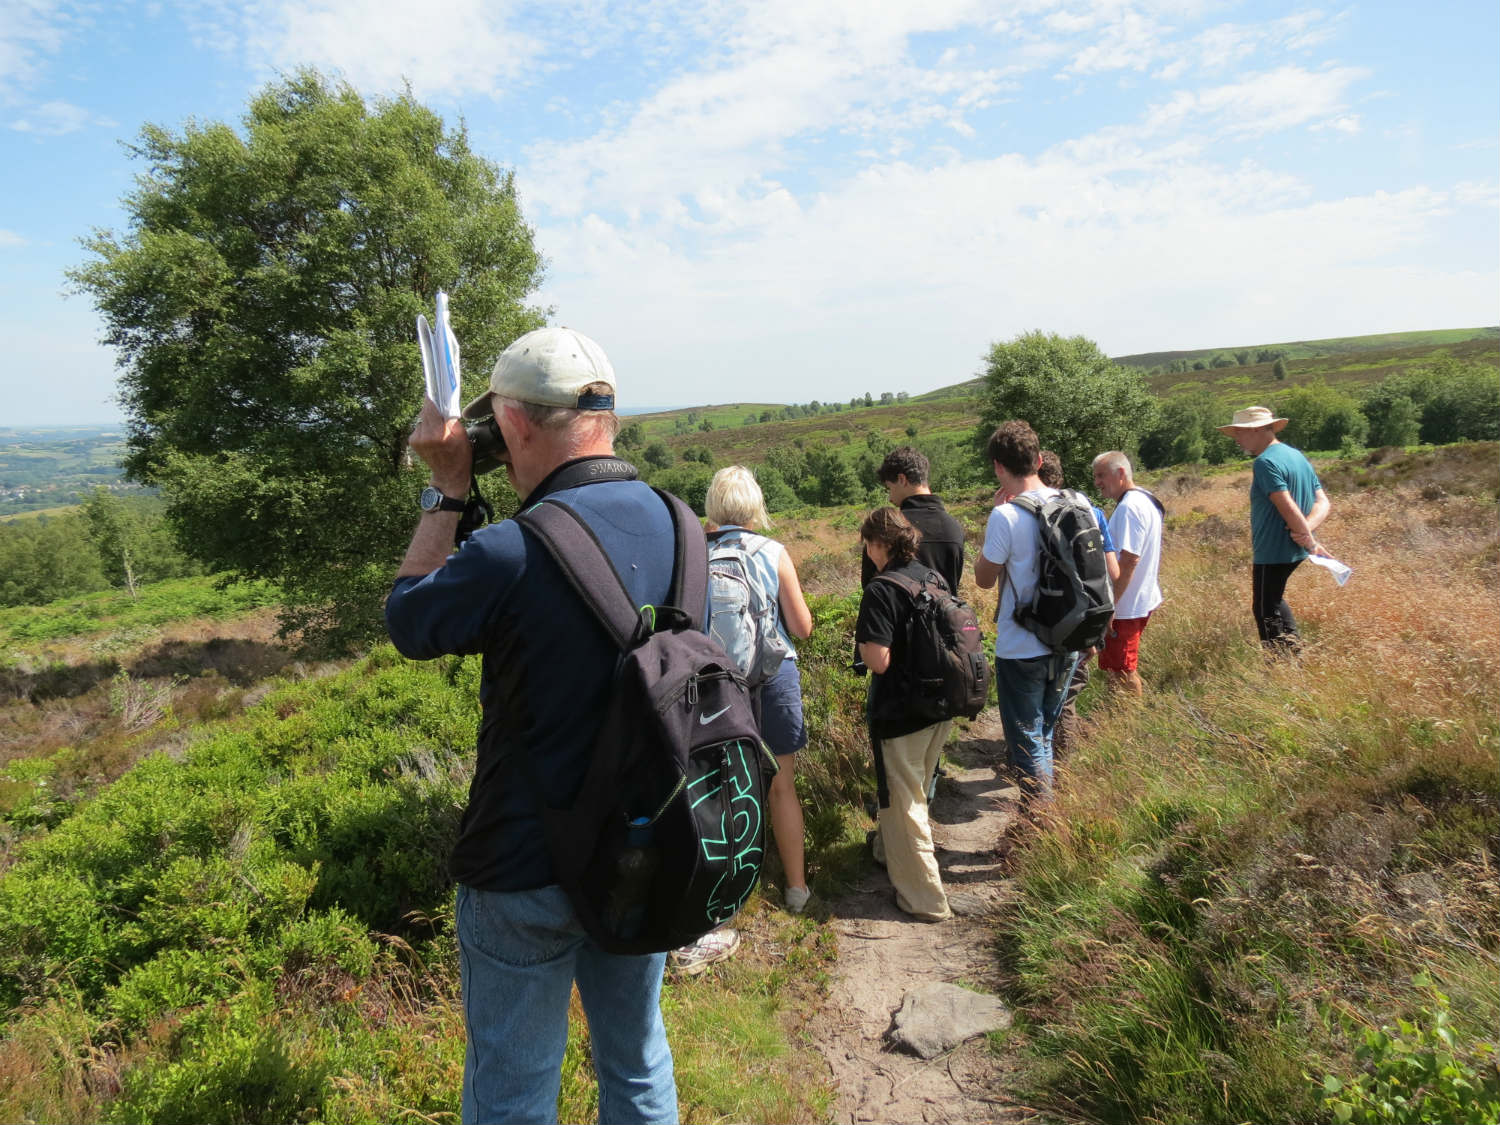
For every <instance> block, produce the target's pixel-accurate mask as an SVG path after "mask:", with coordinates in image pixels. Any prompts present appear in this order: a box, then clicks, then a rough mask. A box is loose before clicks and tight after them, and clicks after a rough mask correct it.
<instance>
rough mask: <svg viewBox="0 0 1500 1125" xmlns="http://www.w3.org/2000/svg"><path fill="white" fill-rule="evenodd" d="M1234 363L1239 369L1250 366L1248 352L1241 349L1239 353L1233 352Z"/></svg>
mask: <svg viewBox="0 0 1500 1125" xmlns="http://www.w3.org/2000/svg"><path fill="white" fill-rule="evenodd" d="M1234 362H1235V363H1238V364H1239V365H1240V366H1241V367H1249V366H1250V352H1249V351H1248V350H1245V349H1241V350H1240V351H1237V352H1235V353H1234Z"/></svg>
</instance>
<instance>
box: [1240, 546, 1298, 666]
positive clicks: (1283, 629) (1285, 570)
mask: <svg viewBox="0 0 1500 1125" xmlns="http://www.w3.org/2000/svg"><path fill="white" fill-rule="evenodd" d="M1301 565H1302V564H1301V562H1300V561H1299V562H1294V563H1255V564H1254V565H1253V566H1252V567H1251V568H1250V571H1251V582H1252V585H1253V593H1252V595H1251V612H1252V613H1254V614H1255V628H1256V630H1257V631H1258V632H1259V633H1260V643H1261V644H1263V645H1265V646H1266V647H1267V648H1273V649H1295V648H1297V646H1298V644H1299V643H1300V642H1301V638H1300V637H1299V636H1298V635H1297V619H1296V618H1294V617H1293V616H1292V607H1291V606H1289V605H1287V604H1286V597H1285V594H1286V582H1287V579H1288V578H1290V577H1291V576H1292V571H1294V570H1296V569H1297V568H1298V567H1299V566H1301Z"/></svg>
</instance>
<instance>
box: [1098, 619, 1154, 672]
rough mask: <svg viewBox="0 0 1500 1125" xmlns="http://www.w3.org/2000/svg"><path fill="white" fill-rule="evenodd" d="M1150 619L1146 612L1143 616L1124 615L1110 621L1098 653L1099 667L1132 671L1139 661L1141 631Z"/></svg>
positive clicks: (1114, 670)
mask: <svg viewBox="0 0 1500 1125" xmlns="http://www.w3.org/2000/svg"><path fill="white" fill-rule="evenodd" d="M1150 620H1151V615H1150V614H1149V613H1148V614H1146V616H1145V617H1126V618H1124V619H1123V620H1122V619H1121V618H1118V617H1116V618H1115V619H1114V621H1112V622H1110V626H1109V635H1108V636H1107V637H1105V639H1104V648H1103V649H1102V650H1101V651H1100V653H1099V667H1101V668H1103V669H1104V670H1105V671H1106V672H1134V671H1135V669H1136V665H1137V663H1139V661H1140V655H1141V633H1142V632H1143V631H1144V630H1145V628H1146V622H1148V621H1150Z"/></svg>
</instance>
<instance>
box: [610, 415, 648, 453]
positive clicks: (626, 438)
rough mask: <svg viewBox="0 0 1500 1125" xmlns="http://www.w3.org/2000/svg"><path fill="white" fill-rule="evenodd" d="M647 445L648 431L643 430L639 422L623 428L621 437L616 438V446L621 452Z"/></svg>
mask: <svg viewBox="0 0 1500 1125" xmlns="http://www.w3.org/2000/svg"><path fill="white" fill-rule="evenodd" d="M645 444H646V431H645V430H643V429H642V428H641V424H640V423H639V422H632V423H630V425H628V426H624V427H622V428H621V430H620V433H619V436H618V437H616V438H615V446H616V448H618V449H621V450H628V449H639V448H640V447H641V446H643V445H645Z"/></svg>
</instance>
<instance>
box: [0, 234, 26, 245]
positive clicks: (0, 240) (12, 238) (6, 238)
mask: <svg viewBox="0 0 1500 1125" xmlns="http://www.w3.org/2000/svg"><path fill="white" fill-rule="evenodd" d="M28 241H29V239H26V238H24V237H22V236H21V235H19V234H17V233H16V232H15V231H13V230H0V249H4V248H9V247H11V246H25V245H26V244H27V243H28Z"/></svg>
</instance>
